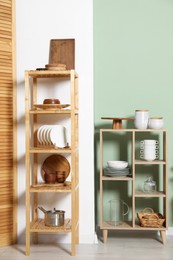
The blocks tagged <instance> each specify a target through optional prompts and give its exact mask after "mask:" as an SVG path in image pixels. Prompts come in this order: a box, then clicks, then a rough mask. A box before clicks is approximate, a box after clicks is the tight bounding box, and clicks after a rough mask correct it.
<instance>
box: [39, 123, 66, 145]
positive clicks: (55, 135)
mask: <svg viewBox="0 0 173 260" xmlns="http://www.w3.org/2000/svg"><path fill="white" fill-rule="evenodd" d="M37 139H38V142H39V144H40V145H48V146H49V145H54V146H55V147H59V148H63V147H66V146H67V138H66V128H65V127H64V126H62V125H42V126H40V127H39V128H38V131H37Z"/></svg>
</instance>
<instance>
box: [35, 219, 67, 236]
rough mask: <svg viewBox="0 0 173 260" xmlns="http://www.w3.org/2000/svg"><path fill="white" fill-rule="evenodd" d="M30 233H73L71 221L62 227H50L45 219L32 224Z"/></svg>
mask: <svg viewBox="0 0 173 260" xmlns="http://www.w3.org/2000/svg"><path fill="white" fill-rule="evenodd" d="M30 232H53V233H56V232H71V220H70V219H66V220H65V224H64V225H63V226H60V227H48V226H45V224H44V220H43V219H38V220H36V221H33V222H32V223H31V224H30Z"/></svg>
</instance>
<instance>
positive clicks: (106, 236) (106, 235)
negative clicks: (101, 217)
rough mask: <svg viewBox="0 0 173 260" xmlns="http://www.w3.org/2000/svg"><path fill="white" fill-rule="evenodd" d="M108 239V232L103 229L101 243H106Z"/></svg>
mask: <svg viewBox="0 0 173 260" xmlns="http://www.w3.org/2000/svg"><path fill="white" fill-rule="evenodd" d="M107 239H108V230H107V229H104V230H103V243H106V242H107Z"/></svg>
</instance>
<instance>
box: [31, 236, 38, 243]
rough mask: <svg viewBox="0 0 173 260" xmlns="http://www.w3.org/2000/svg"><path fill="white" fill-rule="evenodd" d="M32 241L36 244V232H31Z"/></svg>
mask: <svg viewBox="0 0 173 260" xmlns="http://www.w3.org/2000/svg"><path fill="white" fill-rule="evenodd" d="M32 242H33V244H38V233H33V234H32Z"/></svg>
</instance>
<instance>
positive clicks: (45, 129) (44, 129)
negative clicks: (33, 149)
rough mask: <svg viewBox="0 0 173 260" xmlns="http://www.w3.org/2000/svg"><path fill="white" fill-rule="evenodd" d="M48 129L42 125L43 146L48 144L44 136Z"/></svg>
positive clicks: (47, 126)
mask: <svg viewBox="0 0 173 260" xmlns="http://www.w3.org/2000/svg"><path fill="white" fill-rule="evenodd" d="M49 127H50V126H49V125H44V127H43V131H42V139H43V141H44V144H45V145H48V144H49V142H48V140H47V136H46V131H47V129H49Z"/></svg>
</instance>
